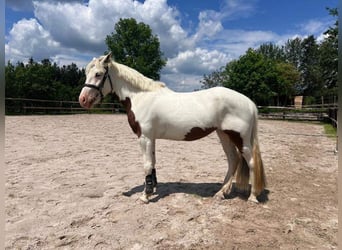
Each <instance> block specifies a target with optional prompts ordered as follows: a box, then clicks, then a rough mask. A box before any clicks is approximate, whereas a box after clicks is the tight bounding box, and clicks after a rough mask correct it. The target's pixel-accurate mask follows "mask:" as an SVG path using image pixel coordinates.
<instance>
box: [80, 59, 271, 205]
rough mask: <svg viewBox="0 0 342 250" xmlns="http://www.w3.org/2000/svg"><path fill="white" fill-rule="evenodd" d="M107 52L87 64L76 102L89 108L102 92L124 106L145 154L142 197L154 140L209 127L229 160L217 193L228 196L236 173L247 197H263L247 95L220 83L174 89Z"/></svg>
mask: <svg viewBox="0 0 342 250" xmlns="http://www.w3.org/2000/svg"><path fill="white" fill-rule="evenodd" d="M111 57H112V55H111V53H109V54H108V55H105V56H101V57H99V58H94V59H93V60H92V61H91V62H90V63H89V64H88V65H87V67H86V83H85V84H84V87H83V89H82V91H81V93H80V96H79V102H80V104H81V106H82V107H84V108H87V109H89V108H91V107H93V106H94V105H95V104H97V103H99V102H101V101H102V99H103V97H104V96H106V95H108V94H114V95H116V96H117V98H118V99H119V100H120V101H121V103H122V104H123V105H124V106H125V108H126V111H127V116H128V122H129V125H130V126H131V128H132V130H133V132H134V133H135V134H136V135H137V137H138V140H139V142H140V146H141V149H142V153H143V161H144V171H145V189H144V192H143V195H142V196H141V199H142V200H143V201H144V202H148V199H149V197H150V196H151V195H152V194H153V191H154V187H156V185H157V178H156V171H155V163H156V157H155V140H156V139H171V140H186V141H192V140H197V139H200V138H202V137H204V136H207V135H208V134H210V133H211V132H213V131H216V133H217V135H218V137H219V139H220V142H221V144H222V146H223V150H224V152H225V154H226V155H227V159H228V172H227V175H226V177H225V179H224V182H223V186H222V188H221V189H220V190H219V191H218V192H217V193H216V195H215V196H216V197H218V198H222V199H223V198H225V197H227V195H228V193H229V192H230V191H231V187H232V181H233V177H234V174H235V172H236V173H237V174H236V185H237V187H239V189H243V190H248V188H249V181H250V183H251V195H250V196H249V200H251V201H254V202H258V199H259V200H260V199H261V198H260V197H261V194H262V193H263V191H264V189H265V186H266V179H265V174H264V168H263V164H262V160H261V155H260V151H259V145H258V139H257V108H256V106H255V104H254V103H253V102H252V101H251V100H250V99H249V98H248V97H246V96H244V95H242V94H240V93H238V92H236V91H234V90H231V89H228V88H222V87H215V88H211V89H207V90H201V91H197V92H191V93H177V92H174V91H172V90H170V89H168V88H167V87H166V86H165V84H164V83H162V82H158V81H154V80H152V79H150V78H147V77H145V76H143V75H142V74H140V73H139V72H137V71H136V70H134V69H132V68H129V67H127V66H125V65H122V64H119V63H116V62H114V61H113V60H112V59H111ZM247 165H248V167H249V171H248V167H247ZM246 170H247V171H246ZM260 201H261V200H260Z"/></svg>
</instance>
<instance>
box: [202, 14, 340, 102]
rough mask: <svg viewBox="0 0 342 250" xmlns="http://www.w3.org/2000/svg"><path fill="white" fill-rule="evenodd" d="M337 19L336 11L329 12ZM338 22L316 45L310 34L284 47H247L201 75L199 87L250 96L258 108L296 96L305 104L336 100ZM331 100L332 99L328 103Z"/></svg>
mask: <svg viewBox="0 0 342 250" xmlns="http://www.w3.org/2000/svg"><path fill="white" fill-rule="evenodd" d="M328 11H329V14H330V15H332V16H334V17H337V15H338V13H337V9H329V8H328ZM337 31H338V21H337V20H336V22H335V24H334V26H333V27H329V29H328V30H327V31H326V32H325V33H324V39H323V41H321V42H318V41H317V39H316V38H315V37H314V36H313V35H310V36H308V37H306V38H299V37H297V38H294V39H289V40H288V41H287V42H286V43H285V44H284V45H276V44H273V43H265V44H262V45H261V46H259V47H258V48H257V49H252V48H249V49H248V50H247V52H246V53H245V54H244V55H242V56H240V58H239V59H237V60H233V61H231V62H229V63H227V64H226V66H224V67H222V68H220V69H218V70H216V71H214V72H212V73H211V74H209V75H204V77H203V80H202V81H201V83H202V86H201V87H202V88H211V87H214V86H224V87H228V88H232V89H234V90H237V91H239V92H241V93H243V94H245V95H247V96H249V97H250V98H251V99H252V100H253V101H254V102H255V103H257V105H282V106H286V105H289V104H292V102H293V97H294V96H296V95H302V96H304V97H305V98H304V100H305V104H311V103H315V102H317V100H318V98H322V97H323V98H325V99H332V97H337V68H338V47H337V45H338V36H337ZM328 101H332V100H328Z"/></svg>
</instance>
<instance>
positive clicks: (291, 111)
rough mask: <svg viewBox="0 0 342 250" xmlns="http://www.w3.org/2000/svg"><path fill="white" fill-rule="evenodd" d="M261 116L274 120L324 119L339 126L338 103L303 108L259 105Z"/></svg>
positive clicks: (323, 120)
mask: <svg viewBox="0 0 342 250" xmlns="http://www.w3.org/2000/svg"><path fill="white" fill-rule="evenodd" d="M258 110H259V118H262V119H274V120H296V121H322V122H328V123H331V124H332V125H333V126H334V127H335V128H337V110H338V107H337V103H333V104H319V105H305V106H302V108H295V107H294V106H288V107H278V106H268V107H263V106H259V107H258Z"/></svg>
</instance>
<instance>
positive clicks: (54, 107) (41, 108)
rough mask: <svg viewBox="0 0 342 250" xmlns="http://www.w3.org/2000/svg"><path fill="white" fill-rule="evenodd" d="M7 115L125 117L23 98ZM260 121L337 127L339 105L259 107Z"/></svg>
mask: <svg viewBox="0 0 342 250" xmlns="http://www.w3.org/2000/svg"><path fill="white" fill-rule="evenodd" d="M5 105H6V106H5V110H6V114H7V115H30V114H80V113H124V112H125V110H124V108H123V107H122V105H121V104H120V103H101V104H98V105H96V107H95V108H93V109H92V110H86V109H84V108H82V107H81V106H80V104H79V103H78V102H76V101H51V100H37V99H22V98H6V99H5ZM258 109H259V117H260V118H261V119H278V120H301V121H324V122H329V123H331V124H332V125H333V126H334V127H337V110H338V108H337V104H336V103H334V104H319V105H304V106H302V108H300V109H299V108H295V107H294V106H288V107H278V106H267V107H264V106H259V107H258Z"/></svg>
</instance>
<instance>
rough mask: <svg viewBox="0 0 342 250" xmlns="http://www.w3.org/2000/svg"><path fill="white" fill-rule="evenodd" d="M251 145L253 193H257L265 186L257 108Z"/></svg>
mask: <svg viewBox="0 0 342 250" xmlns="http://www.w3.org/2000/svg"><path fill="white" fill-rule="evenodd" d="M251 142H252V145H253V154H252V157H253V162H254V191H255V195H259V194H260V193H261V192H262V191H263V190H264V189H265V187H266V176H265V170H264V164H263V162H262V159H261V154H260V148H259V142H258V110H257V109H255V112H254V126H253V129H252V141H251Z"/></svg>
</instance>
